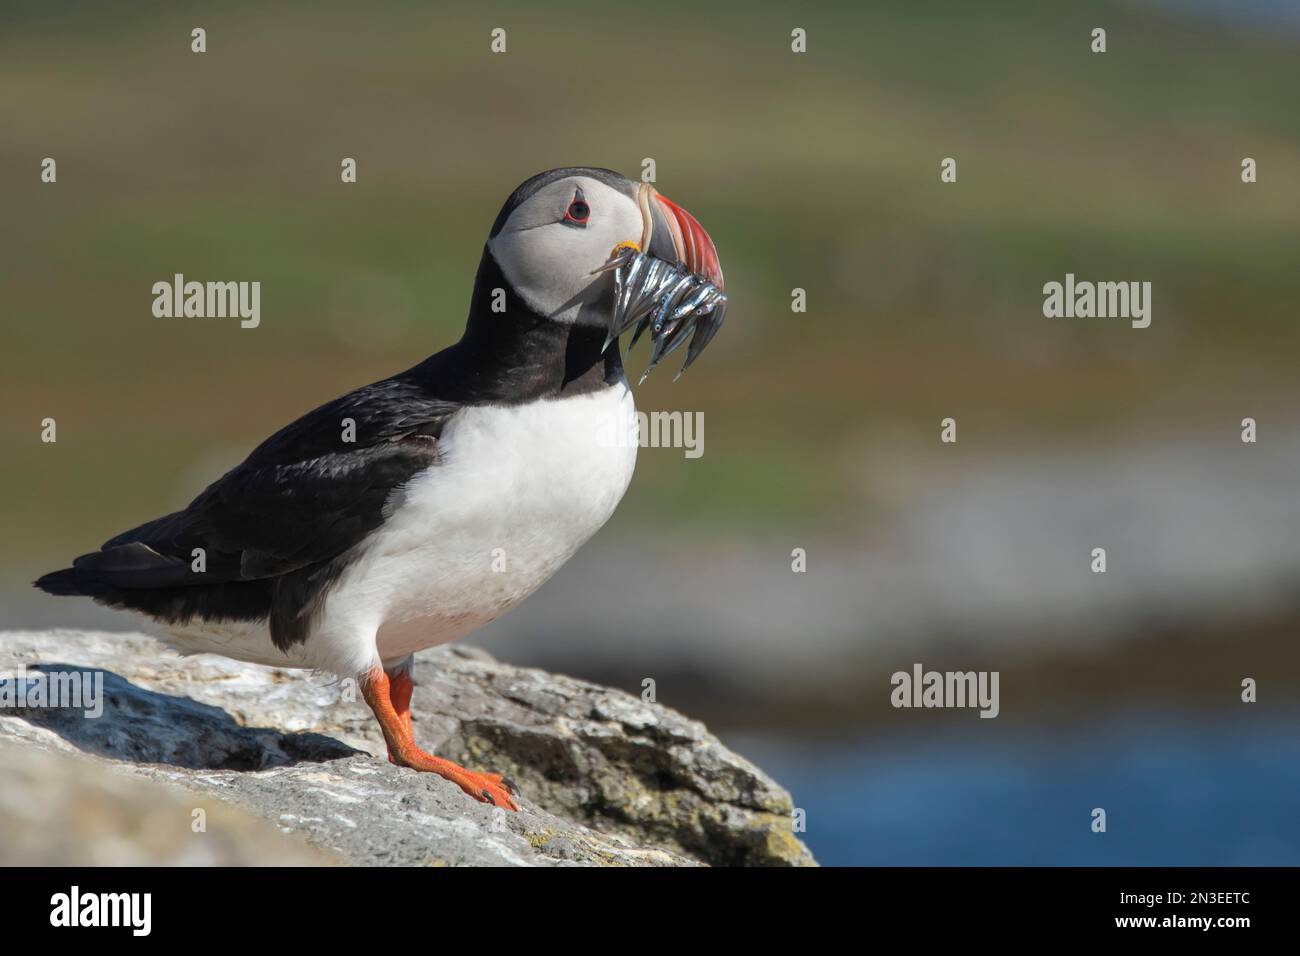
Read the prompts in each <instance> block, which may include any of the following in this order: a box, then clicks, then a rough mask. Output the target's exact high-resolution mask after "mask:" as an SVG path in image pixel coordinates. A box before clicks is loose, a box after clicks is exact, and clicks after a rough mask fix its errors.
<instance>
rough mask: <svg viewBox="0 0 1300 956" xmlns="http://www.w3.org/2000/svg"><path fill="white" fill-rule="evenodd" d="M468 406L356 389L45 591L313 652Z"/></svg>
mask: <svg viewBox="0 0 1300 956" xmlns="http://www.w3.org/2000/svg"><path fill="white" fill-rule="evenodd" d="M459 408H460V406H459V405H458V404H457V403H454V402H448V401H445V400H442V399H439V398H436V397H433V396H432V395H431V394H430V393H429V392H428V391H427V389H426V388H425V387H424V386H423V385H422V384H421V382H419V381H418V380H416V379H415V378H413V377H410V376H398V377H397V378H392V379H386V380H384V381H382V382H376V383H375V384H373V385H367V386H365V387H364V388H360V389H357V390H356V391H354V392H350V393H348V394H347V395H344V396H342V397H341V398H338V399H335V400H334V401H332V402H329V403H328V404H326V405H322V406H321V407H320V408H318V409H316V410H315V411H313V412H310V413H308V414H307V415H304V416H303V417H302V418H300V419H298V420H297V421H296V422H294V423H293V424H291V425H289V426H287V427H285V428H283V429H281V430H280V431H279V432H276V434H274V435H272V436H271V437H270V438H268V439H267V440H266V441H264V442H263V443H262V444H261V445H259V446H258V447H257V448H256V449H254V450H253V452H252V453H251V454H250V455H249V456H248V458H247V459H246V460H245V461H244V462H243V463H242V464H240V465H239V466H237V467H236V468H234V469H232V470H231V471H229V472H228V473H227V474H225V475H224V476H223V477H222V478H220V479H219V480H217V481H216V482H214V483H213V484H212V485H210V486H208V488H207V489H206V490H204V491H203V493H202V494H200V495H199V496H198V497H197V498H195V499H194V501H192V502H191V503H190V505H189V507H187V508H186V509H185V510H184V511H178V512H176V513H174V514H170V515H166V516H164V517H161V518H157V519H155V520H153V521H150V522H148V523H146V524H143V525H141V526H140V527H138V528H133V529H132V530H130V531H127V532H124V533H123V534H119V535H117V536H116V537H115V538H113V539H111V540H110V541H108V542H106V543H105V544H104V546H103V548H102V549H101V550H99V551H96V552H93V553H91V554H87V555H82V556H81V557H79V558H77V559H76V561H74V562H73V566H72V567H71V568H68V569H66V570H63V571H55V572H53V573H52V574H47V575H45V576H44V577H42V578H41V579H40V580H38V581H37V582H36V586H37V587H39V588H42V589H43V590H45V591H48V592H50V593H51V594H84V595H89V596H90V597H93V598H95V600H97V601H99V602H100V603H103V604H108V605H110V606H113V607H121V608H129V609H132V610H137V611H143V612H144V613H146V614H151V615H153V616H154V617H156V618H158V619H160V620H164V621H167V622H169V623H181V622H186V621H189V620H191V619H193V618H196V617H197V618H200V619H203V620H259V619H268V620H269V623H270V628H271V637H272V640H273V641H274V642H275V644H276V646H278V647H281V648H287V647H289V646H290V645H292V644H294V643H299V642H302V641H305V640H306V638H307V634H308V631H309V630H310V627H311V622H312V617H313V614H314V612H315V610H316V609H317V608H318V607H319V605H320V601H321V599H322V598H323V596H324V594H325V591H326V590H327V588H328V587H329V585H330V584H331V583H332V582H333V581H334V580H335V578H337V576H338V574H339V572H340V570H341V569H342V565H343V558H344V556H345V555H346V554H347V552H348V551H349V550H350V549H351V548H353V547H354V546H355V545H357V544H358V543H359V542H360V541H361V540H362V539H363V538H365V536H366V535H368V534H369V533H370V532H371V531H373V530H374V529H376V528H377V527H379V525H380V524H382V523H383V521H384V517H385V514H384V505H385V502H387V501H388V498H389V495H390V494H391V493H392V492H393V490H394V489H396V488H398V487H400V486H401V485H403V484H404V483H405V482H407V481H408V480H410V479H411V478H412V477H413V476H414V475H416V474H418V473H419V472H421V471H423V470H424V469H426V468H428V467H429V466H430V465H432V464H434V463H435V462H436V460H437V456H438V448H437V438H438V436H439V435H440V434H441V431H442V428H443V426H444V425H445V423H446V422H447V420H448V419H449V418H450V417H451V416H452V415H453V414H455V412H456V411H457V410H458V409H459ZM349 420H350V426H349ZM349 427H350V429H351V431H352V434H351V435H348V434H347V432H348V430H349ZM347 437H351V438H352V439H353V440H351V441H348V440H346V438H347ZM197 549H202V550H201V552H200V551H197ZM199 555H201V556H202V562H203V564H202V565H196V561H197V559H198V557H199ZM196 566H197V567H201V570H195V567H196Z"/></svg>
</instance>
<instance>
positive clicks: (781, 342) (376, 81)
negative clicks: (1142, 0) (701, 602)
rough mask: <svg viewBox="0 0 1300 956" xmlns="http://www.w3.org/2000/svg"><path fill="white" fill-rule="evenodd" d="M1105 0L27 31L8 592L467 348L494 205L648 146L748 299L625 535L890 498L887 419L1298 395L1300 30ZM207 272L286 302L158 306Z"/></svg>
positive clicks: (74, 21) (83, 11)
mask: <svg viewBox="0 0 1300 956" xmlns="http://www.w3.org/2000/svg"><path fill="white" fill-rule="evenodd" d="M1085 6H1086V7H1087V9H1077V10H1073V9H1066V8H1065V7H1064V5H1058V4H1042V3H1023V4H1018V3H999V4H994V5H982V4H968V3H950V4H904V3H899V4H876V5H866V4H836V5H828V6H825V7H820V8H814V9H810V10H806V11H805V10H800V11H799V12H798V13H795V12H793V11H791V10H789V9H788V8H786V7H784V6H781V5H765V4H744V5H743V6H733V7H730V8H726V7H722V6H717V7H715V6H710V7H709V8H707V9H701V8H700V7H699V5H696V4H673V3H658V4H655V5H654V6H653V8H644V7H628V8H625V9H624V10H623V11H622V12H616V11H615V10H614V9H612V8H610V7H609V5H607V4H587V5H584V4H566V5H565V6H564V7H563V8H562V9H561V8H556V7H550V8H548V7H547V6H546V5H538V4H516V5H503V4H490V3H489V4H479V5H475V7H474V8H473V10H472V11H470V10H465V9H456V8H446V7H439V6H435V5H429V4H423V3H410V4H386V5H381V6H371V5H356V4H346V3H324V4H322V3H302V4H276V5H274V6H271V5H266V4H239V3H230V4H221V5H220V6H214V5H206V4H194V5H186V4H177V3H171V2H169V3H153V4H150V3H121V4H115V3H100V4H94V5H86V4H76V5H73V4H68V5H59V4H53V5H51V4H39V5H36V4H33V5H32V6H30V7H24V6H19V7H17V8H15V7H14V6H13V5H9V4H7V5H6V6H5V13H4V17H3V20H2V21H0V26H2V29H0V90H3V93H0V125H2V127H3V130H4V134H3V136H2V137H0V164H2V166H3V185H2V186H0V189H3V193H2V195H3V205H4V210H5V211H4V220H5V222H6V228H5V229H4V230H3V232H2V233H0V242H2V243H3V245H2V246H0V262H2V263H3V269H4V273H5V277H4V290H5V312H6V321H5V333H4V334H5V339H4V359H3V361H4V374H3V385H2V387H3V389H4V392H3V407H4V416H3V425H2V427H3V429H4V433H3V436H2V437H3V447H4V449H5V457H6V460H7V467H6V468H4V470H3V481H4V485H3V487H2V488H0V494H2V498H3V502H4V504H3V506H0V507H3V508H4V524H5V529H6V539H7V542H8V544H9V547H8V548H6V549H5V551H4V554H3V563H4V564H5V566H6V570H7V571H8V572H11V573H20V572H21V573H22V574H28V573H29V569H28V567H27V564H28V562H29V561H31V560H32V559H33V558H35V557H39V558H41V559H43V560H45V561H50V560H58V559H59V557H60V556H62V555H64V554H66V552H67V551H68V550H69V549H75V548H85V547H87V546H90V545H94V544H96V543H98V542H99V541H100V540H101V539H103V538H104V537H106V536H107V535H108V534H110V533H111V532H113V531H115V530H117V529H118V528H120V527H121V526H123V525H125V524H129V523H132V522H135V521H137V520H140V519H141V518H143V517H146V516H148V515H150V514H152V513H153V511H154V510H156V508H157V507H158V505H159V502H160V501H165V502H167V503H177V502H183V501H184V500H187V499H188V496H189V494H190V493H192V492H193V491H195V490H197V488H198V487H201V484H202V481H203V480H204V479H205V478H206V477H207V476H209V475H214V474H215V470H214V469H213V467H212V466H211V463H210V459H211V458H213V456H217V457H218V458H219V459H220V460H221V463H223V464H224V463H226V462H233V461H235V460H237V459H238V457H239V456H241V455H242V454H243V453H244V452H245V451H246V450H247V449H249V448H250V447H251V445H252V444H253V443H255V442H256V441H257V440H260V438H261V437H263V436H264V435H265V434H266V433H267V432H268V431H269V430H270V429H271V428H272V427H274V426H277V425H278V424H281V423H283V422H286V421H288V420H290V419H291V418H293V417H295V416H296V415H298V414H299V413H301V412H303V411H306V410H307V409H309V408H311V407H313V406H314V405H316V404H318V403H319V402H320V401H323V400H326V399H328V398H330V397H332V396H334V395H335V394H337V393H339V392H340V391H343V390H345V389H347V388H350V387H353V386H355V385H358V384H361V383H363V382H366V381H370V380H373V379H376V378H381V377H383V376H385V375H387V374H390V373H392V372H394V371H396V370H398V369H401V368H405V367H407V366H408V365H410V364H413V363H414V362H415V361H417V360H419V359H420V358H422V357H423V356H425V355H426V354H429V353H431V352H432V351H435V350H437V349H438V348H441V347H443V346H444V345H446V344H447V343H449V342H451V341H453V340H454V338H455V337H456V336H457V335H458V334H459V331H460V329H461V328H462V326H463V322H464V315H465V311H466V307H467V303H468V299H469V293H470V289H471V286H472V282H473V278H474V268H475V266H476V264H477V261H478V257H479V254H480V252H481V248H482V242H483V239H484V238H485V236H486V232H487V228H488V226H489V225H490V224H491V222H492V219H493V217H494V216H495V214H496V210H497V209H498V208H499V206H500V204H501V203H502V202H503V201H504V199H505V197H506V196H507V195H508V193H509V191H510V190H511V189H513V188H514V186H515V185H516V184H517V183H518V182H520V181H521V180H523V179H524V178H526V177H527V176H529V175H531V174H532V173H534V172H536V171H538V170H541V169H544V168H547V167H550V166H555V165H562V164H567V163H579V164H592V165H605V166H610V167H612V168H615V169H618V170H620V171H623V172H625V173H627V174H628V175H631V176H634V177H635V176H637V175H638V174H639V170H640V163H641V160H642V159H643V158H645V157H653V158H654V159H655V160H656V163H657V167H658V185H659V186H660V188H661V189H663V191H664V192H665V193H666V194H667V195H669V196H672V197H675V198H676V199H677V200H678V201H680V202H682V203H683V204H685V205H686V206H687V208H689V209H691V210H692V211H693V212H695V214H696V215H697V216H699V217H700V219H701V220H702V221H703V222H704V223H705V225H706V226H707V227H708V228H709V230H710V231H711V233H712V235H713V236H714V238H715V240H716V242H717V244H718V246H719V249H720V250H721V253H722V256H723V260H724V265H725V267H726V271H727V277H728V286H729V289H730V290H731V292H732V299H733V301H734V303H735V305H734V307H733V309H732V312H731V319H730V324H729V326H728V329H727V333H726V335H725V336H724V337H723V338H722V339H720V340H719V342H718V344H717V346H716V347H715V348H713V349H711V350H710V354H709V356H708V359H707V361H705V362H703V363H702V364H701V365H700V368H699V370H698V372H699V374H695V375H689V376H687V377H685V378H684V379H682V381H680V382H679V383H678V384H677V385H676V386H675V387H673V386H671V385H670V379H671V376H670V375H664V376H656V377H653V378H652V379H651V380H650V381H649V382H647V384H646V386H645V387H644V388H643V389H642V390H641V392H640V395H639V402H640V404H641V407H643V408H682V409H702V410H705V411H706V414H707V421H708V426H709V427H708V432H707V435H706V440H707V442H708V443H709V444H708V449H709V451H708V453H707V454H706V455H705V456H704V457H703V458H702V459H699V460H697V461H691V462H686V463H683V462H682V461H681V460H680V458H678V457H677V456H670V455H666V454H661V455H654V454H647V455H643V456H642V462H641V466H640V467H641V471H640V473H639V475H638V480H637V481H636V483H635V484H634V486H633V488H632V491H631V493H630V495H629V498H628V500H627V502H626V504H625V506H624V509H623V512H624V513H625V514H623V515H621V516H620V517H621V519H623V518H625V519H628V520H636V521H651V520H656V519H655V516H656V515H665V514H668V515H670V516H671V520H673V521H680V522H685V521H692V522H706V523H709V524H714V525H718V526H720V527H723V528H728V527H740V528H742V529H747V528H749V527H750V526H752V525H755V524H761V525H764V526H770V525H773V524H788V525H793V526H796V527H803V526H805V523H806V522H810V521H813V522H820V523H822V524H826V525H829V526H831V527H834V528H842V527H843V525H844V522H845V520H846V518H847V519H848V520H849V521H855V520H856V519H857V518H858V517H859V515H860V513H861V512H864V511H865V512H867V515H868V516H869V515H870V512H871V510H872V508H873V506H875V505H876V504H877V503H876V502H874V501H873V500H872V496H871V494H870V490H869V489H864V488H863V487H862V485H861V482H860V477H861V476H860V474H858V472H857V470H856V468H855V465H856V458H857V455H858V452H859V450H860V449H862V448H870V447H872V445H873V437H875V436H876V435H877V433H879V432H881V431H882V430H884V431H888V430H893V429H905V430H909V431H911V430H915V431H916V432H917V433H919V435H920V436H923V438H924V440H926V441H929V440H930V438H931V436H932V435H933V434H934V433H935V432H936V431H937V427H938V426H937V421H938V419H939V418H941V417H943V416H944V415H948V414H958V413H960V419H961V422H962V425H963V429H964V435H970V436H971V437H972V439H973V438H974V436H975V435H976V434H979V435H980V436H981V441H993V440H996V439H999V438H1007V437H1009V436H1015V437H1016V438H1017V439H1019V438H1021V437H1023V436H1026V435H1028V436H1031V437H1032V436H1033V435H1034V433H1036V432H1040V431H1048V432H1050V433H1052V434H1059V432H1060V431H1062V430H1080V431H1082V430H1092V431H1100V432H1102V433H1105V432H1106V431H1107V430H1108V429H1110V428H1112V427H1113V426H1114V425H1115V424H1116V423H1117V422H1125V421H1128V420H1130V419H1132V418H1134V417H1142V418H1149V419H1151V420H1153V421H1160V420H1165V421H1168V419H1169V418H1170V417H1171V416H1176V417H1177V418H1178V419H1179V420H1184V421H1186V420H1188V419H1192V420H1196V419H1197V418H1202V417H1203V418H1205V419H1222V420H1225V421H1228V422H1232V421H1234V420H1237V419H1239V418H1240V417H1241V415H1240V414H1239V410H1240V409H1241V408H1243V407H1251V408H1254V407H1257V406H1258V405H1259V404H1260V403H1265V402H1266V403H1267V404H1268V405H1269V406H1270V407H1271V406H1275V405H1278V404H1279V403H1282V402H1285V401H1286V400H1287V399H1288V398H1289V397H1290V396H1291V394H1292V393H1293V387H1294V385H1295V374H1294V373H1295V367H1296V359H1297V357H1298V356H1300V326H1298V325H1297V323H1296V322H1295V321H1294V320H1295V317H1296V311H1295V303H1296V301H1297V299H1298V297H1300V269H1297V268H1296V264H1297V262H1300V231H1298V230H1297V228H1296V227H1297V223H1298V219H1300V109H1297V106H1298V102H1297V91H1296V85H1295V76H1296V73H1295V69H1296V56H1297V44H1296V41H1295V37H1294V35H1277V34H1276V33H1273V32H1268V31H1264V30H1260V31H1255V32H1240V31H1234V30H1231V29H1226V28H1225V25H1224V23H1223V22H1221V21H1216V20H1207V19H1200V18H1188V17H1183V16H1180V15H1178V14H1177V13H1176V11H1171V10H1168V9H1164V8H1160V7H1129V6H1114V5H1109V4H1094V5H1085ZM1102 23H1104V24H1105V25H1107V27H1108V30H1109V36H1110V49H1109V51H1108V52H1107V53H1106V54H1104V55H1093V54H1092V53H1090V52H1089V43H1088V36H1089V30H1090V29H1091V27H1092V26H1093V25H1094V24H1102ZM194 25H202V26H204V27H205V28H206V30H207V31H208V38H209V39H208V43H209V47H208V50H209V52H208V53H206V54H204V55H196V54H193V53H191V52H190V49H189V31H190V29H191V27H192V26H194ZM793 25H799V26H802V27H804V28H805V29H806V30H807V31H808V36H809V38H810V39H809V52H808V53H807V54H806V55H803V56H796V55H794V54H792V53H791V52H790V46H789V32H790V29H791V28H792V26H793ZM494 26H503V27H505V28H506V29H507V31H508V52H507V53H506V54H504V55H495V56H494V55H491V54H490V53H489V52H488V42H489V41H488V33H489V30H490V29H491V28H492V27H494ZM1247 155H1249V156H1253V157H1255V158H1256V159H1257V160H1258V162H1259V164H1260V182H1259V183H1258V184H1256V185H1253V186H1245V185H1243V184H1242V183H1241V181H1240V179H1239V164H1240V161H1241V158H1242V157H1243V156H1247ZM45 156H52V157H55V158H56V159H57V161H58V164H59V165H58V170H59V182H58V183H57V185H55V186H47V185H43V184H42V183H40V181H39V178H38V173H39V164H40V160H41V159H42V158H43V157H45ZM344 156H351V157H355V158H356V159H357V160H358V163H359V170H360V174H359V182H358V184H356V185H355V186H344V185H343V184H341V183H340V181H339V162H340V160H341V158H342V157H344ZM946 156H952V157H954V158H956V159H957V161H958V182H957V183H956V184H950V185H945V184H942V183H940V181H939V161H940V160H941V159H942V158H943V157H946ZM177 271H183V272H184V273H185V274H186V275H187V276H188V277H193V278H197V279H200V280H204V279H235V278H238V279H245V280H251V279H258V280H260V281H261V282H262V288H263V305H262V309H263V316H264V317H263V322H262V327H261V328H259V329H257V330H240V329H239V328H238V327H237V324H236V323H233V322H222V321H204V320H188V321H186V320H170V321H169V320H159V319H155V318H154V317H153V316H152V315H151V313H150V304H151V302H152V297H151V294H150V292H149V289H150V286H151V285H152V283H153V282H155V281H157V280H159V279H165V278H168V277H170V276H171V275H172V273H173V272H177ZM1066 271H1073V272H1075V273H1076V275H1078V276H1079V277H1080V278H1086V277H1094V278H1109V279H1130V278H1131V279H1149V280H1151V281H1152V282H1153V283H1154V285H1155V296H1154V308H1155V312H1154V322H1153V325H1152V327H1151V328H1150V329H1148V330H1145V331H1142V332H1136V331H1133V330H1130V329H1128V328H1126V327H1125V325H1124V323H1122V322H1103V321H1100V320H1098V321H1092V322H1089V321H1073V322H1071V321H1067V320H1062V321H1055V322H1054V321H1050V320H1046V319H1043V318H1042V316H1041V313H1040V311H1039V310H1040V308H1041V302H1042V294H1041V291H1040V290H1041V287H1042V284H1043V283H1044V282H1046V281H1049V280H1051V279H1057V280H1060V279H1062V278H1063V276H1064V274H1065V272H1066ZM795 287H800V288H804V289H806V290H807V292H808V312H807V313H806V314H803V315H798V314H793V313H792V312H791V311H790V307H789V304H790V290H791V289H793V288H795ZM639 358H640V357H639V356H634V357H633V360H632V362H631V363H630V364H631V365H634V366H635V365H636V362H637V361H638V360H639ZM46 416H53V417H55V418H56V419H57V421H58V422H59V428H60V441H59V443H58V445H57V447H53V448H51V447H46V446H44V445H42V444H41V443H40V442H39V441H37V440H36V438H37V437H38V428H39V422H40V420H41V419H42V418H44V417H46ZM195 466H197V467H198V473H192V472H191V468H192V467H195ZM16 565H17V566H16Z"/></svg>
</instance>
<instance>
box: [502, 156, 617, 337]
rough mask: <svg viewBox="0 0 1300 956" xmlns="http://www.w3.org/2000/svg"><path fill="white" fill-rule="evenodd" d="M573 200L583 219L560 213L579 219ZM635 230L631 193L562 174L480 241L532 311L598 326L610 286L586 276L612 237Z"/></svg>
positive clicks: (604, 256) (603, 277) (605, 278)
mask: <svg viewBox="0 0 1300 956" xmlns="http://www.w3.org/2000/svg"><path fill="white" fill-rule="evenodd" d="M579 191H581V192H580V193H579ZM575 198H579V199H580V200H581V202H582V203H585V205H586V207H587V209H586V211H587V217H586V222H585V224H579V223H577V222H574V221H572V219H573V217H572V216H571V215H570V216H569V217H568V218H566V214H568V213H570V211H571V210H574V211H576V212H577V213H578V214H579V216H578V218H581V215H580V214H581V213H582V211H583V210H582V208H581V206H577V207H574V206H573V203H574V201H575ZM641 228H642V224H641V210H640V208H639V207H638V206H637V203H636V200H635V199H633V198H632V197H631V196H627V195H625V194H623V193H621V192H619V191H618V190H616V189H614V188H612V187H610V186H607V185H605V184H604V183H602V182H600V181H598V180H595V179H590V178H588V177H586V176H570V177H567V178H565V179H560V180H557V181H555V182H553V183H551V184H549V185H547V186H544V187H542V188H541V189H539V190H538V191H537V192H536V193H534V194H533V195H532V196H530V197H529V198H528V199H527V200H526V201H525V202H524V203H522V204H521V205H520V206H519V207H518V208H517V209H515V210H514V211H513V212H512V213H511V214H510V218H509V219H507V220H506V222H505V225H504V226H502V227H501V231H500V232H498V233H497V234H496V236H495V237H493V238H492V239H491V240H489V241H488V250H489V251H490V252H491V253H492V257H493V258H494V259H495V260H496V262H497V265H498V266H500V267H501V271H502V273H503V274H504V275H505V277H506V279H507V281H509V283H510V285H511V286H512V287H513V288H514V290H515V292H516V293H517V294H518V295H519V296H521V297H522V298H523V300H524V302H525V304H527V305H528V307H529V308H531V309H532V310H533V311H534V312H536V313H537V314H538V315H543V316H546V317H547V318H550V319H553V320H555V321H557V322H567V323H576V322H580V323H582V324H584V325H586V324H590V325H601V326H603V325H604V324H605V323H606V322H608V320H609V314H608V313H609V307H610V305H611V300H610V296H611V290H612V284H611V282H610V278H609V275H608V274H606V273H602V274H600V275H592V274H591V273H592V271H593V270H594V269H597V268H599V267H600V266H601V265H603V264H604V263H605V262H606V261H607V260H608V259H609V257H610V254H611V253H612V252H613V251H614V247H615V246H616V245H618V244H619V243H620V242H639V241H640V239H641ZM602 297H603V298H604V300H605V301H604V302H601V301H600V300H601V299H602Z"/></svg>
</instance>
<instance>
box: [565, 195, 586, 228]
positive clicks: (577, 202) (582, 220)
mask: <svg viewBox="0 0 1300 956" xmlns="http://www.w3.org/2000/svg"><path fill="white" fill-rule="evenodd" d="M589 218H591V207H590V206H588V205H587V200H586V199H584V198H583V195H582V190H581V189H579V190H577V191H576V192H574V194H573V201H572V202H571V203H569V208H568V209H566V210H565V212H564V221H565V222H571V223H574V224H575V225H578V226H585V225H586V224H587V220H588V219H589Z"/></svg>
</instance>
